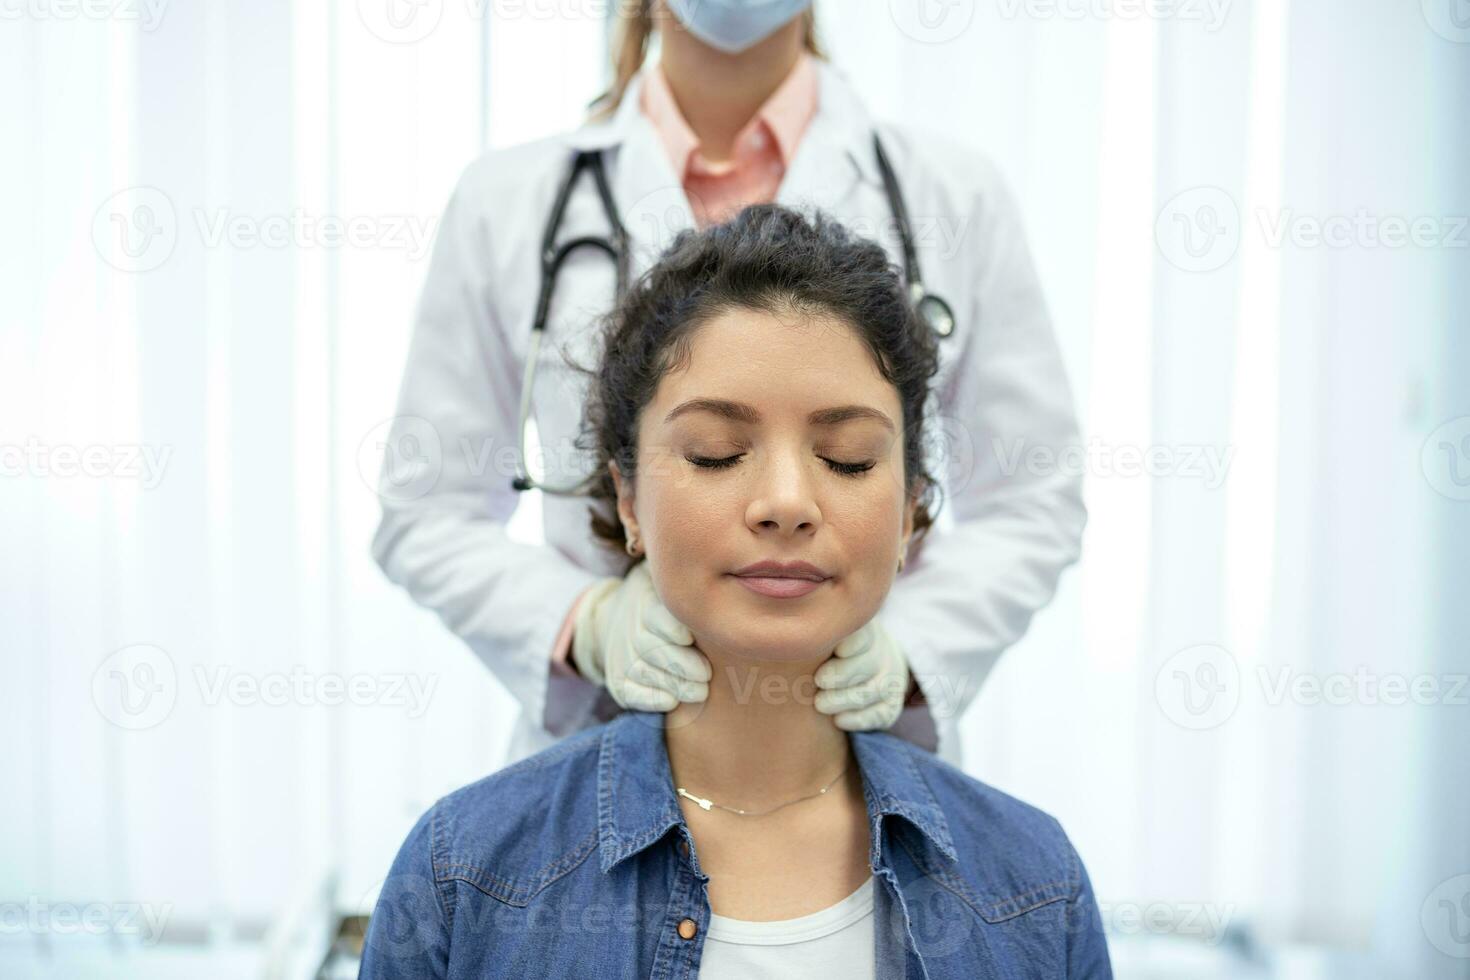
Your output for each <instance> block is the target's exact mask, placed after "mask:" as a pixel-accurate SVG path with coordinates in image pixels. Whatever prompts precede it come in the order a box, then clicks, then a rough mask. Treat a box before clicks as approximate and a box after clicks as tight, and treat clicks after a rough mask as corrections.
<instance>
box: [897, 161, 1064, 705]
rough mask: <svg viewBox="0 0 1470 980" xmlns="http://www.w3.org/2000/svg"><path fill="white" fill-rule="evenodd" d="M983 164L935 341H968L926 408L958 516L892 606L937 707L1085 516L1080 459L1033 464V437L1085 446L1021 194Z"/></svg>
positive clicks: (928, 545)
mask: <svg viewBox="0 0 1470 980" xmlns="http://www.w3.org/2000/svg"><path fill="white" fill-rule="evenodd" d="M982 162H983V161H982ZM986 166H987V170H986V171H985V176H984V178H983V179H981V180H980V181H978V186H979V188H980V189H979V190H978V191H976V193H975V199H974V200H973V201H971V202H968V206H967V207H966V208H964V209H962V210H960V211H959V212H958V213H960V214H961V215H963V216H965V218H966V224H965V226H964V237H963V240H962V243H961V246H960V249H961V254H962V255H963V256H964V266H963V268H965V269H966V270H972V271H971V272H969V274H970V275H972V276H973V280H972V281H973V284H974V288H973V289H972V290H969V291H968V292H969V294H970V296H971V297H972V301H971V302H970V303H968V304H965V305H964V306H963V307H962V308H959V309H956V310H955V313H956V316H958V317H963V318H965V321H964V324H963V325H961V327H960V328H959V330H960V331H962V332H957V334H956V335H955V336H954V337H951V338H949V339H944V340H940V341H939V343H940V344H946V343H953V342H956V341H959V342H960V343H961V344H962V345H963V346H962V347H961V348H960V350H959V351H958V353H957V354H956V355H955V357H956V361H955V363H954V365H953V368H952V370H951V371H950V373H949V374H948V376H947V377H946V378H945V379H944V380H943V381H941V382H939V385H938V387H937V388H936V390H935V392H934V395H935V402H937V407H936V408H935V409H934V411H932V412H931V414H930V416H929V435H928V440H927V441H928V443H929V444H930V445H931V447H932V446H937V447H940V448H941V452H939V453H938V454H937V456H938V459H936V458H935V454H932V453H931V457H930V458H931V463H930V466H931V472H932V473H933V474H934V476H935V477H936V478H937V479H939V480H940V481H941V482H943V483H945V484H946V497H945V502H944V507H945V508H946V509H948V510H949V511H950V513H951V514H952V515H953V518H954V524H953V526H951V527H945V528H940V527H938V526H936V527H933V528H931V529H930V532H929V535H928V537H927V538H926V540H924V541H923V542H922V543H921V545H920V547H919V549H918V550H917V552H915V553H914V554H913V555H912V557H911V560H910V561H909V562H908V565H907V567H906V569H905V571H904V573H903V574H901V575H899V576H898V578H897V579H896V580H895V582H894V585H893V588H892V589H891V591H890V593H889V596H888V599H887V600H886V601H885V603H884V607H883V610H882V616H883V620H884V624H885V625H886V626H887V628H888V629H889V630H890V631H891V632H892V634H893V635H894V636H895V637H897V638H899V642H900V644H901V645H902V647H903V649H904V652H905V654H906V655H907V657H908V660H909V666H910V669H911V670H912V671H913V673H914V675H915V678H916V679H917V681H918V683H919V686H920V689H921V690H922V691H923V693H924V699H925V701H926V702H927V708H928V712H929V713H930V714H931V715H932V716H933V717H934V718H938V717H940V716H941V715H942V714H947V715H948V716H950V717H957V716H958V715H960V714H961V713H962V712H963V711H964V710H965V709H966V708H967V707H968V706H969V704H970V702H971V701H972V700H973V699H974V697H975V694H976V693H977V692H978V690H979V688H980V685H981V683H982V682H983V681H984V680H985V678H986V676H987V675H988V674H989V672H990V670H991V668H992V667H993V666H994V664H995V661H996V660H997V659H998V658H999V657H1000V655H1001V653H1002V652H1004V651H1005V649H1006V648H1007V647H1009V646H1010V645H1011V644H1012V643H1014V642H1015V641H1016V640H1017V639H1019V638H1020V637H1021V635H1022V634H1023V633H1025V631H1026V628H1027V626H1028V625H1029V624H1030V621H1031V617H1032V614H1034V613H1035V612H1036V610H1038V609H1040V608H1041V607H1042V606H1044V605H1045V604H1046V603H1047V602H1049V601H1050V600H1051V598H1052V596H1053V594H1054V593H1055V591H1056V587H1057V580H1058V578H1059V576H1060V575H1061V572H1062V570H1063V569H1064V568H1065V567H1067V566H1068V565H1070V564H1072V563H1073V562H1075V561H1076V560H1077V558H1078V555H1079V553H1080V550H1081V538H1082V530H1083V527H1084V526H1085V524H1086V522H1087V511H1086V508H1085V507H1084V506H1083V502H1082V477H1081V474H1080V472H1078V473H1076V474H1075V475H1073V474H1072V473H1069V472H1068V471H1067V470H1068V468H1067V467H1060V466H1055V465H1050V466H1048V465H1027V460H1028V459H1031V457H1029V455H1028V454H1030V453H1031V452H1032V451H1033V450H1040V451H1042V452H1050V453H1053V454H1059V453H1060V452H1061V451H1062V449H1063V448H1064V447H1066V446H1072V447H1074V451H1075V448H1076V445H1077V443H1078V441H1079V436H1078V429H1077V419H1076V413H1075V410H1074V408H1073V404H1072V395H1071V391H1070V389H1069V387H1068V382H1067V378H1066V374H1065V371H1064V368H1063V365H1062V360H1061V355H1060V352H1059V350H1058V347H1057V342H1056V338H1055V336H1054V334H1053V332H1052V327H1051V322H1050V318H1049V316H1048V313H1047V310H1046V305H1045V301H1044V299H1043V297H1042V293H1041V286H1040V283H1039V282H1038V279H1037V275H1036V271H1035V269H1034V268H1033V265H1032V261H1031V257H1030V254H1029V251H1028V248H1027V244H1026V241H1025V236H1024V233H1023V230H1022V227H1021V222H1020V218H1019V215H1018V213H1017V207H1016V204H1015V201H1014V200H1013V198H1012V197H1011V195H1010V193H1009V191H1008V189H1007V188H1006V186H1005V184H1004V182H1003V181H1002V180H1001V179H1000V177H999V175H998V174H997V173H995V172H994V171H993V170H990V169H988V164H987V165H986ZM966 211H968V214H966ZM1035 459H1039V460H1043V461H1044V459H1045V457H1044V456H1040V455H1038V456H1037V457H1035ZM1071 469H1072V470H1077V469H1080V468H1078V467H1072V468H1071Z"/></svg>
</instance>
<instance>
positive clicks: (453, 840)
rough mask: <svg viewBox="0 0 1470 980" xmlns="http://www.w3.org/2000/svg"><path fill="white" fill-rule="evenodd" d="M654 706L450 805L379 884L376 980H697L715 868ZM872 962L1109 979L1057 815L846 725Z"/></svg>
mask: <svg viewBox="0 0 1470 980" xmlns="http://www.w3.org/2000/svg"><path fill="white" fill-rule="evenodd" d="M664 719H665V716H664V715H662V714H659V713H651V712H642V711H630V712H626V713H624V714H622V715H620V716H618V717H617V718H616V719H614V720H613V721H610V722H608V723H606V724H603V725H599V726H597V727H595V728H591V729H587V730H585V731H582V732H579V733H577V734H575V735H573V736H571V737H569V738H567V739H566V740H565V741H563V742H561V743H559V744H557V745H555V746H553V747H552V748H550V749H547V750H545V751H544V752H541V753H539V754H537V755H534V756H531V757H530V758H528V759H524V760H522V761H520V762H518V763H516V764H515V765H512V766H510V767H508V768H506V769H503V770H501V771H500V772H497V773H494V774H493V775H491V776H488V777H486V778H485V779H482V780H480V781H479V782H476V783H473V784H471V785H469V786H466V787H464V788H463V789H460V790H457V791H456V792H454V793H451V794H449V795H448V796H446V797H444V798H443V799H441V800H439V802H437V803H436V804H434V806H433V807H431V808H430V809H429V811H428V812H427V813H425V814H424V815H423V816H422V817H420V818H419V820H418V822H417V823H416V824H415V825H414V827H413V829H412V830H411V831H410V832H409V834H408V838H407V840H405V841H404V843H403V847H402V848H401V849H400V851H399V853H398V857H397V858H396V859H395V861H394V862H393V867H392V870H391V871H390V872H389V876H388V878H387V880H386V881H385V882H384V884H383V889H382V892H381V895H380V897H379V899H378V904H377V907H376V908H375V909H374V911H373V915H372V920H371V922H370V924H369V927H368V933H367V937H366V941H365V945H364V949H363V959H362V969H361V973H360V974H359V976H360V977H364V978H379V977H383V978H387V977H394V978H400V980H418V978H423V977H446V978H455V980H460V978H464V980H469V978H475V980H492V978H501V977H505V978H510V977H515V978H517V980H521V978H524V977H527V976H536V977H576V978H597V980H614V978H616V980H633V978H656V980H689V978H693V977H696V976H698V973H699V961H700V953H701V951H702V950H703V948H704V937H705V931H706V929H707V928H708V926H709V921H710V905H709V896H708V885H709V880H710V879H709V876H708V875H706V874H704V872H703V871H701V870H700V866H699V854H698V851H697V849H696V848H695V845H694V839H693V837H692V836H691V835H690V832H689V827H688V826H687V825H686V823H685V822H684V817H683V814H682V812H681V811H680V809H679V804H678V798H677V796H676V795H675V793H674V781H673V776H672V773H671V770H670V768H669V759H668V751H667V749H666V747H665V743H664V731H663V726H664ZM848 737H849V739H850V740H851V744H852V748H853V753H854V756H855V757H856V760H857V763H858V767H859V769H860V770H861V773H862V780H863V797H864V800H865V802H866V805H867V810H868V828H869V839H870V845H869V851H868V863H869V866H870V867H871V868H872V871H873V874H874V876H875V879H876V880H875V881H874V893H873V894H874V903H873V915H874V929H873V934H874V950H873V955H874V962H875V966H876V972H875V975H876V976H877V977H878V978H880V980H886V978H898V977H903V978H920V977H927V978H934V980H939V978H956V980H958V978H964V980H975V978H977V977H992V978H998V980H1014V978H1022V977H1027V978H1037V980H1057V978H1060V977H1086V978H1105V977H1111V976H1112V969H1111V966H1110V963H1109V960H1108V950H1107V943H1106V941H1105V939H1104V936H1103V931H1102V921H1101V916H1100V915H1099V912H1098V908H1097V904H1096V901H1095V899H1094V897H1093V893H1092V885H1091V883H1090V881H1089V880H1088V876H1087V872H1086V870H1085V869H1084V868H1083V866H1082V862H1081V860H1080V859H1079V858H1078V856H1077V852H1076V851H1075V850H1074V849H1073V847H1072V844H1071V842H1070V841H1069V840H1068V839H1067V836H1066V834H1065V833H1064V832H1063V831H1062V828H1061V825H1060V824H1058V823H1057V821H1056V820H1055V819H1054V818H1052V817H1051V816H1048V815H1047V814H1045V813H1043V812H1041V811H1040V810H1037V809H1035V808H1034V807H1031V806H1028V805H1026V804H1024V803H1021V802H1020V801H1018V800H1015V799H1013V798H1011V797H1009V796H1007V795H1005V794H1004V793H1001V792H999V791H998V790H995V789H992V788H991V787H989V786H987V785H985V784H984V783H981V782H979V781H977V780H975V779H972V778H971V777H969V776H967V775H965V774H964V773H962V772H960V771H959V770H958V769H955V768H954V767H953V766H950V765H949V764H948V763H946V762H943V761H942V760H940V759H939V758H937V757H936V756H933V755H930V754H929V753H927V752H925V751H924V750H923V749H921V748H919V747H917V746H914V745H912V744H910V743H908V742H905V741H903V740H902V739H899V738H897V737H895V736H893V735H890V734H887V733H886V732H851V733H849V735H848Z"/></svg>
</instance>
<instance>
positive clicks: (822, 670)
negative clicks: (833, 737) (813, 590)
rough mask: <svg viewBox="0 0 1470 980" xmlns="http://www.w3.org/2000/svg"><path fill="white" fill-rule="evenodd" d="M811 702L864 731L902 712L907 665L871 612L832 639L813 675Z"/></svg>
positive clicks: (841, 725) (841, 723)
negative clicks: (861, 622)
mask: <svg viewBox="0 0 1470 980" xmlns="http://www.w3.org/2000/svg"><path fill="white" fill-rule="evenodd" d="M813 680H815V681H816V683H817V687H819V688H821V690H819V691H818V692H817V697H816V708H817V710H818V711H820V712H822V713H823V714H827V715H836V717H835V718H834V719H833V722H834V723H835V724H836V725H837V727H838V728H841V729H843V730H844V731H850V732H851V731H869V730H871V729H875V728H876V729H886V728H890V727H892V726H893V723H894V722H895V721H897V720H898V716H899V714H901V713H902V712H903V702H904V696H905V695H906V694H907V693H908V689H909V665H908V660H907V658H905V657H904V655H903V651H902V650H901V649H899V646H898V643H897V641H895V640H894V639H893V637H892V636H890V635H889V634H888V630H886V629H884V628H883V624H882V623H880V622H878V619H877V617H874V618H873V619H871V620H869V621H868V624H867V625H866V626H864V627H862V628H861V629H859V630H858V631H857V632H856V633H854V634H852V635H851V636H849V637H848V638H847V639H845V640H843V641H842V642H841V643H839V644H837V649H836V650H834V651H833V655H832V657H831V658H829V659H828V660H827V661H826V663H824V664H822V666H820V667H818V668H817V672H816V674H815V675H813Z"/></svg>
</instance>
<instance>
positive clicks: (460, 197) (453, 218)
mask: <svg viewBox="0 0 1470 980" xmlns="http://www.w3.org/2000/svg"><path fill="white" fill-rule="evenodd" d="M484 166H485V162H484V161H483V160H482V161H479V162H477V163H476V164H472V165H471V166H470V167H469V168H468V169H467V170H466V171H465V173H464V174H463V175H462V176H461V178H460V180H459V183H458V185H457V186H456V187H455V190H454V193H453V195H452V196H451V198H450V200H449V203H448V205H447V206H446V207H445V210H444V214H443V217H442V219H441V221H440V225H439V230H438V237H437V239H436V241H435V244H434V250H433V254H432V257H431V259H430V263H429V270H428V275H427V278H426V281H425V283H424V288H423V293H422V296H421V298H420V300H419V305H418V310H417V315H416V321H415V325H414V331H413V339H412V342H411V344H410V348H409V354H408V365H407V368H406V370H405V372H404V376H403V383H402V387H401V390H400V394H399V400H398V412H397V415H396V416H395V418H394V419H393V421H392V426H391V429H390V431H389V433H388V436H387V439H386V442H385V445H384V449H385V454H384V456H385V458H384V466H383V471H382V475H381V477H380V480H379V485H378V495H379V498H380V501H381V504H382V517H381V520H380V522H379V524H378V528H377V532H376V534H375V535H374V537H373V542H372V553H373V557H374V559H375V560H376V561H377V563H378V565H379V566H380V567H381V568H382V569H383V571H384V573H385V574H386V575H387V577H388V578H389V579H390V580H391V581H393V582H394V583H396V584H398V585H400V586H402V587H403V588H404V589H405V590H407V592H408V593H409V595H410V596H411V597H412V598H413V599H414V600H415V601H416V602H418V603H419V604H420V605H422V606H424V607H426V608H428V609H431V610H433V611H434V612H435V613H437V614H438V615H439V617H440V619H441V620H443V622H444V624H445V625H446V626H447V627H449V629H450V630H452V631H453V632H454V633H455V634H456V635H457V636H459V637H460V638H461V639H463V640H464V641H465V642H466V643H467V644H468V645H469V647H470V649H471V650H473V651H474V653H475V655H476V656H477V657H479V659H480V660H482V661H483V662H484V663H485V665H486V666H487V667H489V668H490V670H491V671H492V672H493V673H494V674H495V676H496V677H497V678H498V679H499V680H500V682H501V683H503V684H504V685H505V686H506V688H508V689H509V690H510V692H511V694H512V695H513V696H514V697H515V698H516V700H517V701H519V702H520V703H521V705H522V706H524V708H525V709H526V712H527V714H528V716H529V717H530V718H532V719H534V720H535V722H536V723H537V724H540V725H543V726H547V727H551V726H548V725H547V720H546V706H547V702H548V693H549V691H551V690H554V689H557V688H558V687H562V688H565V687H568V686H576V687H578V688H580V689H582V692H581V693H582V697H580V698H577V699H576V700H579V701H580V700H584V699H585V700H587V702H588V704H590V703H591V697H592V696H595V694H596V689H595V688H592V687H591V686H590V685H588V684H587V682H585V681H583V680H581V679H579V678H577V677H575V676H567V675H565V674H564V673H559V674H557V675H556V676H553V673H552V668H551V658H552V651H553V649H554V646H555V645H556V641H557V639H558V637H559V635H560V634H561V632H562V629H563V625H564V623H565V622H566V616H567V611H568V609H570V608H571V607H572V605H573V602H574V601H575V600H576V599H577V598H578V597H579V596H580V595H581V594H582V593H583V592H585V591H586V590H587V589H588V588H589V587H590V586H591V585H593V584H594V583H595V582H596V581H598V578H599V576H598V575H597V574H595V573H593V572H592V571H590V570H587V569H584V568H582V567H581V566H579V565H577V564H576V563H575V562H573V561H572V560H571V559H570V558H568V557H567V556H566V555H564V554H562V553H561V552H560V551H558V550H556V549H555V548H553V547H551V546H549V545H529V544H523V543H520V542H516V541H512V540H511V539H510V537H509V536H508V535H507V533H506V522H507V521H508V520H509V519H510V516H511V514H512V512H513V511H514V510H515V507H516V499H517V494H516V492H515V491H514V490H512V489H511V486H510V481H511V477H512V476H513V473H512V472H510V470H509V469H508V468H507V464H506V461H507V460H513V459H514V458H515V456H514V455H512V454H513V453H514V454H516V455H518V443H517V424H518V407H519V403H518V398H519V392H520V385H521V371H522V365H521V364H520V361H519V358H518V357H517V356H516V354H515V352H514V351H513V350H512V348H511V346H510V344H509V343H508V342H507V338H506V333H505V327H506V326H507V325H506V324H503V323H501V322H499V320H498V317H497V313H496V307H495V305H494V303H493V302H492V296H493V293H494V290H495V289H496V288H498V283H499V281H500V279H501V274H500V272H499V271H498V270H499V266H498V265H497V256H496V255H494V254H493V252H492V249H491V240H490V236H489V231H488V228H487V227H486V221H487V219H488V218H489V217H493V215H491V212H493V211H494V210H495V209H494V208H493V207H491V206H489V205H488V204H487V201H488V199H489V195H490V193H491V191H490V190H488V189H487V188H486V187H485V186H484V183H485V179H486V174H485V171H484V169H483V168H484ZM527 329H528V330H529V325H528V326H527ZM550 699H551V700H552V701H553V702H555V701H556V700H557V696H556V695H551V698H550Z"/></svg>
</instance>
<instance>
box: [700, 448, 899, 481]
mask: <svg viewBox="0 0 1470 980" xmlns="http://www.w3.org/2000/svg"><path fill="white" fill-rule="evenodd" d="M744 455H745V454H744V453H736V454H735V455H734V456H726V457H724V458H723V459H711V458H710V457H708V456H686V457H684V458H685V459H687V460H688V461H689V462H691V463H693V464H694V465H695V466H699V467H702V468H704V469H708V470H723V469H728V468H729V467H731V466H734V465H735V464H736V463H737V462H739V461H740V457H741V456H744ZM822 462H824V463H826V464H827V466H828V467H830V468H831V470H832V472H834V473H839V474H841V475H842V476H862V475H863V474H864V473H866V472H868V470H871V469H872V468H873V467H874V465H876V464H874V463H839V462H837V461H836V460H833V459H827V458H826V457H822Z"/></svg>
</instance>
